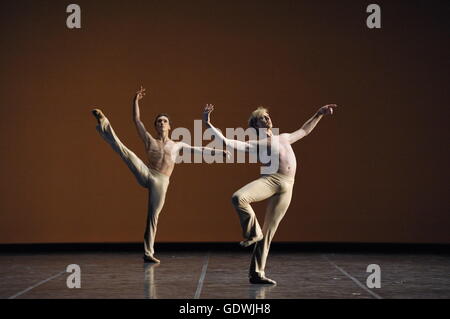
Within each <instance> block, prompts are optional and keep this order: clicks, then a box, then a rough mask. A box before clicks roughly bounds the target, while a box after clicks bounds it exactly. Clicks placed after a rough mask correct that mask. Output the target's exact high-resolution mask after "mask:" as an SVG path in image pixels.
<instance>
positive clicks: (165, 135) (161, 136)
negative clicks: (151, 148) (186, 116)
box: [158, 131, 170, 142]
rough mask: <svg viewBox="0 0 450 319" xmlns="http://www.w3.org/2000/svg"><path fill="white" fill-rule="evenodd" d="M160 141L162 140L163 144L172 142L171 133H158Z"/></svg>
mask: <svg viewBox="0 0 450 319" xmlns="http://www.w3.org/2000/svg"><path fill="white" fill-rule="evenodd" d="M158 140H161V141H163V142H167V141H168V140H170V138H169V132H168V131H164V132H162V133H158Z"/></svg>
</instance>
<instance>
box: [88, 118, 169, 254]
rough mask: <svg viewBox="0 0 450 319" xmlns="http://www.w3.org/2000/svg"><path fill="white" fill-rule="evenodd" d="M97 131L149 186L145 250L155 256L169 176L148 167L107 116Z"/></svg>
mask: <svg viewBox="0 0 450 319" xmlns="http://www.w3.org/2000/svg"><path fill="white" fill-rule="evenodd" d="M97 131H98V132H99V133H100V135H101V136H102V137H103V139H104V140H105V141H106V142H108V144H109V145H111V147H112V148H113V150H114V151H115V152H116V153H117V154H119V155H120V157H121V158H122V160H123V161H124V162H125V164H127V166H128V168H129V169H130V170H131V172H133V175H134V176H135V177H136V179H137V181H138V183H139V184H140V185H141V186H142V187H145V188H148V214H147V224H146V228H145V233H144V250H145V255H146V256H149V257H153V254H154V253H155V251H154V249H153V246H154V243H155V236H156V227H157V224H158V216H159V213H160V212H161V210H162V208H163V206H164V201H165V198H166V193H167V188H168V186H169V176H167V175H164V174H162V173H160V172H158V171H157V170H154V169H151V168H149V167H147V165H145V164H144V162H143V161H142V160H141V159H140V158H139V157H137V156H136V154H134V153H133V152H132V151H130V150H129V149H128V148H127V147H126V146H125V145H124V144H123V143H122V142H121V141H120V140H119V138H118V137H117V135H116V133H115V132H114V130H113V128H112V127H111V124H110V123H109V121H108V119H107V118H106V117H105V118H103V119H102V120H101V124H100V125H97Z"/></svg>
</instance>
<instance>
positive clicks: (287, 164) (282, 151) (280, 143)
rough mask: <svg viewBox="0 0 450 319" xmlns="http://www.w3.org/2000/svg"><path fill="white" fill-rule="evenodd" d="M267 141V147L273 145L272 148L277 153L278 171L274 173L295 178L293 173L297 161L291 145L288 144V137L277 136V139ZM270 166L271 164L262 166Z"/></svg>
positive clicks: (283, 135)
mask: <svg viewBox="0 0 450 319" xmlns="http://www.w3.org/2000/svg"><path fill="white" fill-rule="evenodd" d="M268 141H269V142H268V143H269V145H271V143H274V145H273V148H274V149H276V150H277V152H278V153H279V163H278V170H277V171H276V173H279V174H283V175H286V176H290V177H295V172H296V170H297V159H296V157H295V153H294V150H293V149H292V146H291V143H289V138H288V135H287V134H281V135H279V136H277V139H269V140H268ZM275 141H276V142H275ZM269 148H270V147H269ZM269 155H270V154H269ZM270 165H271V163H268V164H265V165H264V166H270Z"/></svg>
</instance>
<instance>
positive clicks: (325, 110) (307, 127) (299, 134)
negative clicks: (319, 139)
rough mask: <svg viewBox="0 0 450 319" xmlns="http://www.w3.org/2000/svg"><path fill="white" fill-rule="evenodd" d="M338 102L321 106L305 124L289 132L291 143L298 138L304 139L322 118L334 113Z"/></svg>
mask: <svg viewBox="0 0 450 319" xmlns="http://www.w3.org/2000/svg"><path fill="white" fill-rule="evenodd" d="M336 106H337V105H336V104H329V105H325V106H323V107H321V108H320V109H319V110H318V111H317V112H316V114H314V115H313V117H311V118H310V119H309V120H308V121H306V122H305V124H303V126H302V127H301V128H300V129H298V130H297V131H295V132H293V133H290V134H288V138H289V143H290V144H292V143H295V142H297V141H298V140H300V139H302V138H303V137H305V136H306V135H308V134H309V133H311V131H312V130H313V129H314V128H315V127H316V125H317V123H319V121H320V120H321V119H322V117H323V116H324V115H327V114H333V108H335V107H336Z"/></svg>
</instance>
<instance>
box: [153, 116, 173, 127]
mask: <svg viewBox="0 0 450 319" xmlns="http://www.w3.org/2000/svg"><path fill="white" fill-rule="evenodd" d="M162 116H165V117H167V120H168V121H169V125H170V124H171V122H170V117H169V114H167V113H159V114H158V115H156V117H155V122H154V123H153V125H155V126H156V122H157V121H158V119H159V118H160V117H162Z"/></svg>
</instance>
